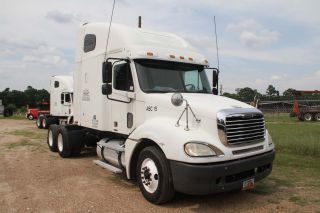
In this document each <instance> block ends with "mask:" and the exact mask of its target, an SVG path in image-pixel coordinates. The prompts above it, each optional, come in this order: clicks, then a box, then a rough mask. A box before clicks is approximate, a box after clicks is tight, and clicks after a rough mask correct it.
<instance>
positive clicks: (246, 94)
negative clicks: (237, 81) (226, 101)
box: [236, 87, 260, 101]
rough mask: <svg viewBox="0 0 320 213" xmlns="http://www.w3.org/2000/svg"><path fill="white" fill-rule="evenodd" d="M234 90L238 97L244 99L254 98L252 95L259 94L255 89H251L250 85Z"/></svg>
mask: <svg viewBox="0 0 320 213" xmlns="http://www.w3.org/2000/svg"><path fill="white" fill-rule="evenodd" d="M236 92H237V95H238V96H239V97H240V99H241V100H245V101H251V100H253V99H254V96H256V95H260V94H259V93H258V91H257V90H256V89H251V88H250V87H245V88H240V89H239V88H238V89H236Z"/></svg>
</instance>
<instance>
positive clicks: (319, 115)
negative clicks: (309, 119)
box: [315, 113, 320, 121]
mask: <svg viewBox="0 0 320 213" xmlns="http://www.w3.org/2000/svg"><path fill="white" fill-rule="evenodd" d="M315 117H316V121H320V113H318V114H316V116H315Z"/></svg>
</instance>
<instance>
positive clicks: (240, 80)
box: [0, 0, 320, 93]
mask: <svg viewBox="0 0 320 213" xmlns="http://www.w3.org/2000/svg"><path fill="white" fill-rule="evenodd" d="M0 2H1V8H0V26H1V29H0V90H3V89H5V88H7V87H9V88H10V89H18V90H24V89H25V88H26V87H27V86H28V85H31V86H33V87H34V88H37V89H41V88H45V89H48V88H49V81H50V76H52V75H71V74H72V72H73V69H74V55H75V45H76V36H77V30H78V28H79V26H80V25H81V24H82V23H85V22H109V20H110V14H111V9H112V2H113V0H90V1H88V0H87V1H85V0H68V1H62V0H56V1H49V0H28V1H23V0H0ZM319 9H320V1H318V0H304V1H302V0H299V1H298V0H268V1H266V0H241V1H236V0H234V1H231V0H197V1H195V0H183V1H182V0H180V1H178V0H152V1H147V0H131V1H129V0H116V5H115V11H114V17H113V21H114V23H121V24H125V25H128V26H132V27H137V22H138V16H139V15H140V16H142V27H143V28H145V29H150V30H155V31H163V32H171V33H174V34H177V35H179V36H181V37H183V38H184V39H186V40H187V41H188V42H190V43H191V44H192V45H193V46H194V47H195V48H196V49H197V50H198V51H199V52H201V53H203V54H204V55H205V56H206V57H207V58H208V59H209V62H210V65H211V66H212V67H216V66H217V59H216V45H215V37H214V24H213V17H214V16H216V21H217V32H218V46H219V56H220V71H221V73H220V82H219V83H221V84H222V88H223V91H224V92H235V89H236V88H243V87H251V88H253V89H257V90H258V91H259V92H261V93H265V91H266V88H267V86H268V85H269V84H272V85H274V86H275V87H276V89H277V90H279V91H280V92H283V91H284V90H286V89H287V88H294V89H304V90H315V89H318V90H319V89H320V13H319Z"/></svg>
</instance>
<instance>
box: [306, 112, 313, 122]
mask: <svg viewBox="0 0 320 213" xmlns="http://www.w3.org/2000/svg"><path fill="white" fill-rule="evenodd" d="M304 120H306V121H311V120H312V116H311V114H309V113H308V114H305V115H304Z"/></svg>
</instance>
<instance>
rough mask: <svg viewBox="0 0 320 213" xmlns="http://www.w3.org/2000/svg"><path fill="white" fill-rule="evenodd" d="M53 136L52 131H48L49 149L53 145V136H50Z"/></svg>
mask: <svg viewBox="0 0 320 213" xmlns="http://www.w3.org/2000/svg"><path fill="white" fill-rule="evenodd" d="M52 135H53V134H52V131H51V130H49V136H48V137H49V138H48V139H49V146H50V147H52V145H53V136H52Z"/></svg>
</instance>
